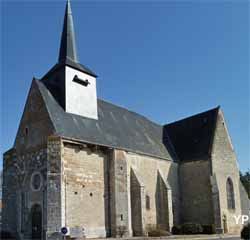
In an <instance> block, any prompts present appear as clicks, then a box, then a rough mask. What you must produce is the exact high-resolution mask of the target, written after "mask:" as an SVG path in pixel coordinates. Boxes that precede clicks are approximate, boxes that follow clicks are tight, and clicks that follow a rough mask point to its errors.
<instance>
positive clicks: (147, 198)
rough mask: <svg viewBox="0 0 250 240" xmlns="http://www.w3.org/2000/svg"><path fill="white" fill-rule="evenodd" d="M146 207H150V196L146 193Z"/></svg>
mask: <svg viewBox="0 0 250 240" xmlns="http://www.w3.org/2000/svg"><path fill="white" fill-rule="evenodd" d="M146 209H147V210H149V209H150V197H149V195H146Z"/></svg>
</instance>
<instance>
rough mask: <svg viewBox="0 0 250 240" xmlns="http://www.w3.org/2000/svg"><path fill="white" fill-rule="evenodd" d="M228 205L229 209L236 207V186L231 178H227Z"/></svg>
mask: <svg viewBox="0 0 250 240" xmlns="http://www.w3.org/2000/svg"><path fill="white" fill-rule="evenodd" d="M226 188H227V189H226V190H227V207H228V209H235V199H234V187H233V181H232V180H231V178H228V179H227V186H226Z"/></svg>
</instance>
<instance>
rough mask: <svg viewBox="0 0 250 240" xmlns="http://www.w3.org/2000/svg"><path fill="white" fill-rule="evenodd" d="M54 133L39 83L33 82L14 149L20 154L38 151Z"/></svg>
mask: <svg viewBox="0 0 250 240" xmlns="http://www.w3.org/2000/svg"><path fill="white" fill-rule="evenodd" d="M53 131H54V127H53V124H52V122H51V120H50V118H49V114H48V112H47V109H46V106H45V104H44V101H43V98H42V96H41V93H40V91H39V89H38V86H37V83H36V82H35V81H32V84H31V87H30V91H29V94H28V98H27V101H26V104H25V108H24V111H23V115H22V118H21V122H20V125H19V128H18V132H17V135H16V139H15V144H14V148H15V149H16V151H17V152H18V153H24V152H25V151H29V150H30V149H31V148H36V149H38V148H40V147H39V146H41V145H45V144H46V143H47V137H48V136H49V135H51V134H53Z"/></svg>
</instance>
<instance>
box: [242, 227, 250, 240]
mask: <svg viewBox="0 0 250 240" xmlns="http://www.w3.org/2000/svg"><path fill="white" fill-rule="evenodd" d="M240 237H241V239H245V240H249V239H250V223H248V224H247V225H246V226H244V227H243V228H242V230H241V234H240Z"/></svg>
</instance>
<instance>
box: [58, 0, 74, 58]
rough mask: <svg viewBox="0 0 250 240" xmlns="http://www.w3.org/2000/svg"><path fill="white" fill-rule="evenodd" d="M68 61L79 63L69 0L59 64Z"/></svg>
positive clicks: (68, 1)
mask: <svg viewBox="0 0 250 240" xmlns="http://www.w3.org/2000/svg"><path fill="white" fill-rule="evenodd" d="M67 59H70V60H71V61H73V62H78V57H77V50H76V42H75V31H74V24H73V17H72V11H71V6H70V0H67V3H66V9H65V16H64V23H63V32H62V37H61V46H60V53H59V59H58V62H64V61H66V60H67Z"/></svg>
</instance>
